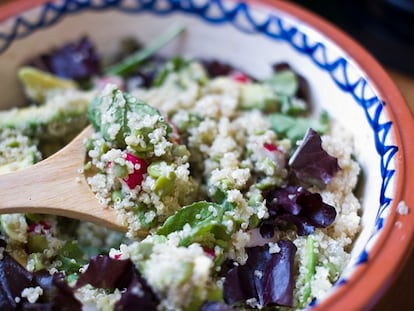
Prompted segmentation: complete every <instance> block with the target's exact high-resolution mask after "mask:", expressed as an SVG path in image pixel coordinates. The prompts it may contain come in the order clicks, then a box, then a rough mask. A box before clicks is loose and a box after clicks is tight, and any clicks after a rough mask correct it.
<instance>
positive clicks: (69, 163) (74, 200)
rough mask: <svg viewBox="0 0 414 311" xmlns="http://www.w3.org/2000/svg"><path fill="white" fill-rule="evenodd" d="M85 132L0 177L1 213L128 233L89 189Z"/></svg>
mask: <svg viewBox="0 0 414 311" xmlns="http://www.w3.org/2000/svg"><path fill="white" fill-rule="evenodd" d="M91 133H92V131H91V129H90V128H89V129H86V130H84V131H83V132H82V133H81V134H80V135H79V136H78V137H77V138H75V140H74V141H73V142H72V143H70V144H69V145H67V146H66V147H65V148H63V149H62V150H60V151H59V152H57V153H56V154H54V155H52V156H51V157H49V158H47V159H46V160H44V161H41V162H39V163H37V164H35V165H33V166H31V167H28V168H26V169H23V170H20V171H17V172H13V173H10V174H5V175H1V176H0V214H5V213H38V214H54V215H60V216H66V217H70V218H76V219H80V220H85V221H91V222H94V223H97V224H101V225H104V226H106V227H108V228H111V229H115V230H118V231H125V230H126V229H125V228H123V226H121V224H120V223H119V222H118V220H117V215H116V212H115V211H114V210H113V209H112V208H105V207H104V206H102V205H100V204H99V202H98V199H97V198H96V197H95V195H94V194H93V192H92V191H91V190H90V188H89V185H88V184H87V182H86V179H85V176H84V175H83V174H82V173H81V171H80V169H81V168H82V167H83V163H84V159H85V151H83V152H82V151H81V150H85V148H84V146H83V138H84V137H87V136H90V135H91Z"/></svg>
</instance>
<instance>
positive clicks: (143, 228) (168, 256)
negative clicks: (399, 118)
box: [0, 38, 360, 311]
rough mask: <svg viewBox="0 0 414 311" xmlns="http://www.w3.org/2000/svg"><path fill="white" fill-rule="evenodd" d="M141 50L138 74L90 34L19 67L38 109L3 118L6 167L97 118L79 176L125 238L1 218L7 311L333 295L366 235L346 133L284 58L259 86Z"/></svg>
mask: <svg viewBox="0 0 414 311" xmlns="http://www.w3.org/2000/svg"><path fill="white" fill-rule="evenodd" d="M129 46H130V45H129ZM134 46H136V47H137V49H138V50H137V51H135V52H134V53H135V54H133V55H147V58H146V59H144V60H143V59H142V58H141V57H138V58H137V59H138V60H139V61H138V62H137V63H136V66H134V67H133V68H132V67H131V62H130V60H131V59H134V57H132V58H131V57H129V58H128V59H129V61H128V64H127V65H128V67H125V66H123V61H122V60H121V62H120V64H118V65H114V66H111V67H109V69H108V68H105V67H104V66H103V65H101V64H103V63H105V62H104V61H103V58H104V56H103V55H99V54H98V52H97V51H95V48H94V46H93V44H92V42H91V41H90V40H88V39H87V38H81V39H80V41H79V42H71V43H68V44H66V45H64V46H62V47H60V48H56V49H54V50H53V51H50V52H48V53H47V54H45V55H42V56H40V57H38V58H34V59H32V60H30V61H29V63H28V64H26V65H25V66H23V67H22V68H21V69H20V71H19V77H20V80H21V82H22V86H23V89H24V91H25V94H26V96H27V98H28V99H29V101H30V102H35V103H36V105H35V106H33V105H29V106H27V107H24V108H19V109H13V110H10V111H4V112H0V137H1V142H0V151H1V152H0V165H1V167H0V172H7V171H11V170H16V169H24V167H26V166H28V165H32V164H33V163H35V162H37V161H40V159H41V158H44V157H47V156H48V155H50V154H51V153H53V152H54V151H56V150H58V149H59V148H60V147H61V146H62V145H64V144H65V143H66V142H67V141H68V140H70V139H71V138H72V137H73V136H74V135H75V134H76V132H78V131H80V130H81V129H82V128H83V127H84V126H85V125H86V124H88V123H90V124H91V125H92V126H93V128H94V129H95V133H94V134H93V135H92V136H91V137H90V138H89V139H87V140H86V141H85V146H86V149H87V159H86V162H85V165H84V167H83V168H81V171H82V172H83V173H84V174H85V175H86V176H87V181H88V184H89V185H90V187H91V189H92V191H93V192H95V193H96V197H97V200H99V201H100V202H101V203H102V205H103V208H104V207H106V206H109V207H110V208H114V209H115V210H116V211H117V214H118V217H119V219H120V220H121V221H122V222H123V223H124V224H125V225H126V226H127V227H128V232H127V233H126V234H122V233H119V232H113V231H110V230H108V229H105V228H101V227H99V226H97V225H94V224H92V223H86V222H79V221H77V220H73V219H68V218H64V217H59V216H48V215H33V214H10V215H1V216H0V223H1V234H0V275H3V276H5V277H4V278H3V277H2V278H1V280H0V282H1V285H2V286H1V288H0V309H2V310H16V309H21V310H29V309H33V308H37V309H40V310H43V309H45V310H46V309H56V308H58V309H62V308H66V307H62V306H63V305H64V306H67V308H68V309H69V308H70V309H72V310H73V309H75V310H81V309H82V308H91V309H92V310H202V311H214V310H222V311H228V310H245V309H265V310H279V309H280V310H297V309H303V308H305V307H306V306H308V305H309V304H311V303H314V302H315V300H318V299H322V298H323V297H324V296H326V294H327V293H328V292H329V290H330V288H332V286H333V284H334V283H335V282H336V281H337V280H338V279H339V276H340V274H341V271H342V270H343V269H344V268H345V266H346V265H347V263H348V261H349V258H350V251H351V248H352V244H353V241H354V240H355V238H356V236H357V234H358V232H359V229H360V217H359V209H360V203H359V202H358V199H357V197H356V196H355V194H354V190H355V188H356V185H357V181H358V175H359V171H360V169H359V166H358V163H357V162H356V161H355V160H354V157H353V154H352V152H353V147H352V137H350V136H349V135H348V134H347V133H346V131H345V130H344V129H343V128H340V127H339V125H337V124H333V122H331V120H330V119H329V116H328V115H327V114H326V113H325V112H322V113H320V114H319V115H316V113H311V111H312V109H311V107H310V102H309V100H308V94H309V92H311V90H309V87H308V86H307V84H306V81H305V80H304V79H303V77H301V76H300V75H298V74H297V73H296V72H295V71H294V70H293V69H292V68H291V67H290V66H289V65H287V64H277V65H274V66H273V73H272V75H271V76H270V77H269V78H267V79H264V80H258V79H255V78H254V77H252V76H249V75H248V74H247V73H245V72H243V71H242V70H240V69H237V68H235V67H233V66H231V65H228V64H224V63H221V62H219V61H217V60H213V61H206V60H199V59H188V58H183V57H179V56H177V57H173V58H169V59H168V58H163V57H160V56H158V55H152V54H151V53H146V52H145V48H141V47H140V45H139V44H137V45H134ZM143 51H144V52H143ZM77 53H81V54H82V55H83V56H84V57H83V58H82V59H81V61H79V62H77V61H76V59H78V58H77V57H76V55H77ZM150 54H151V55H150ZM135 58H136V57H135ZM67 64H70V66H66V65H67ZM66 67H68V68H69V69H67V68H66ZM108 73H110V74H111V75H108ZM6 151H7V152H6ZM74 195H76V194H74Z"/></svg>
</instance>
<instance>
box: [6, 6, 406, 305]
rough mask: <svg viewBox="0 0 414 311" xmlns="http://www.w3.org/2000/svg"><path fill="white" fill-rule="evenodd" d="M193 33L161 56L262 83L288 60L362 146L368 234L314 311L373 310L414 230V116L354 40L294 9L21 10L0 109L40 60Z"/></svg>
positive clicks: (10, 37) (11, 21)
mask: <svg viewBox="0 0 414 311" xmlns="http://www.w3.org/2000/svg"><path fill="white" fill-rule="evenodd" d="M176 23H180V24H184V25H186V26H187V30H188V31H187V32H186V35H185V36H184V37H182V38H180V39H179V40H176V41H174V42H172V43H171V44H169V45H167V46H165V47H164V48H163V49H162V51H161V52H162V53H163V54H165V55H172V54H177V53H179V54H183V55H188V56H196V57H203V58H216V59H220V60H223V61H226V62H230V63H232V64H234V65H236V66H238V67H240V68H242V69H244V70H246V71H247V72H249V73H251V74H253V75H254V76H257V77H262V76H263V77H264V76H266V75H268V74H269V73H270V72H269V70H270V66H269V64H272V63H276V62H282V61H283V62H288V63H290V64H291V66H292V67H293V69H295V70H296V71H298V72H299V73H300V74H301V75H302V76H304V77H305V78H306V79H307V80H308V81H309V83H310V88H311V100H312V104H313V105H314V106H315V107H316V109H317V110H321V109H325V110H327V111H328V113H329V114H330V115H331V117H332V118H333V119H334V120H335V122H340V123H341V124H343V125H344V126H345V127H346V128H347V130H349V131H350V132H351V133H352V134H353V135H354V137H355V144H356V150H357V158H358V161H359V163H360V164H361V166H362V169H363V172H364V176H365V179H364V186H363V191H362V194H361V199H362V205H363V211H362V231H361V234H360V235H359V237H358V239H357V241H356V243H355V245H354V248H353V251H352V260H351V262H350V263H349V265H348V267H347V269H346V270H345V271H344V272H343V274H342V276H341V278H340V279H339V281H338V282H337V283H336V285H335V286H334V288H333V290H332V291H331V293H330V294H329V295H328V297H327V298H326V299H323V300H322V301H318V302H316V304H315V305H314V306H313V308H314V309H315V310H360V309H369V308H370V307H372V306H373V305H374V304H375V303H376V302H377V301H378V299H379V298H380V296H381V295H382V294H383V293H384V291H385V290H386V289H387V287H389V286H390V284H392V281H393V280H394V278H395V277H396V275H397V273H398V272H399V270H400V269H401V267H402V266H403V264H404V262H405V259H406V258H407V257H408V254H409V251H410V246H411V243H412V238H413V233H414V213H413V211H412V207H413V206H414V195H413V192H412V189H413V187H414V174H412V172H414V162H413V161H410V155H412V154H414V144H413V143H412V138H413V135H412V133H414V125H413V123H414V122H413V118H412V115H411V113H410V111H409V109H408V106H407V104H406V102H405V101H404V99H403V98H402V96H401V95H400V93H399V91H398V89H397V88H396V86H395V85H394V83H393V82H392V81H391V79H390V78H389V77H388V75H387V74H386V72H385V71H384V70H383V69H382V68H381V66H380V65H379V64H378V63H377V61H376V60H375V59H374V58H373V57H371V56H370V55H369V53H367V52H366V51H365V50H364V49H363V48H361V47H360V46H359V45H358V44H357V43H356V42H354V41H353V40H352V39H351V38H349V37H348V36H347V35H345V34H344V33H342V32H341V31H339V30H338V29H336V28H335V27H333V26H332V25H331V24H329V23H327V22H326V21H324V20H322V19H321V18H319V17H317V16H315V15H313V14H311V13H309V12H307V11H305V10H303V9H300V8H298V7H296V6H294V5H292V4H290V3H288V2H279V1H270V0H268V1H266V0H263V1H248V2H236V1H230V0H187V1H185V0H182V1H181V0H136V1H132V0H130V1H128V0H125V1H113V0H66V1H65V0H60V1H44V0H34V1H14V2H13V3H11V4H9V5H8V6H5V7H2V8H1V10H0V68H1V71H0V81H1V84H0V94H2V96H1V98H0V104H1V106H2V107H7V106H12V105H13V104H15V103H17V102H19V100H18V98H19V96H21V95H19V94H20V92H21V90H20V89H19V88H18V83H17V80H16V78H15V76H16V68H17V67H18V65H19V64H21V63H22V62H23V60H25V59H27V58H28V57H29V56H31V55H35V54H39V53H41V52H43V51H45V50H47V49H48V48H51V47H54V46H57V45H59V44H61V43H64V42H66V41H69V40H71V39H76V38H79V37H80V36H81V35H88V36H89V37H90V38H92V40H93V41H94V42H95V43H96V44H97V48H98V50H99V51H104V52H105V53H111V51H113V50H114V48H115V45H114V42H115V41H116V40H113V38H118V37H122V36H126V35H130V36H136V37H137V38H139V39H140V40H141V41H143V42H147V41H149V40H150V39H151V38H152V37H154V36H155V35H157V34H158V33H160V32H161V31H162V30H163V29H165V28H167V27H169V26H171V25H172V24H176Z"/></svg>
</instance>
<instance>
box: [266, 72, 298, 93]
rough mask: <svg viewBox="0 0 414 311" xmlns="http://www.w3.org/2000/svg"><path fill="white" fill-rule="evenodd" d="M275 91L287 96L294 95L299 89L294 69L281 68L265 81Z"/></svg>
mask: <svg viewBox="0 0 414 311" xmlns="http://www.w3.org/2000/svg"><path fill="white" fill-rule="evenodd" d="M265 84H266V85H268V86H269V87H270V88H271V89H272V90H273V92H275V93H276V94H279V95H280V94H282V95H287V96H294V95H295V94H296V92H297V91H298V87H299V81H298V78H297V76H296V74H295V73H294V72H293V71H292V70H281V71H278V72H275V73H274V74H273V76H272V77H271V78H270V79H268V80H266V81H265Z"/></svg>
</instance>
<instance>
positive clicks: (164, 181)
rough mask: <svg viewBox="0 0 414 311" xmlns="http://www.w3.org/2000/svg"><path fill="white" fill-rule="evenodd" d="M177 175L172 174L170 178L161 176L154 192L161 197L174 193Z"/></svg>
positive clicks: (169, 175)
mask: <svg viewBox="0 0 414 311" xmlns="http://www.w3.org/2000/svg"><path fill="white" fill-rule="evenodd" d="M175 179H176V175H175V173H174V172H170V173H169V174H168V176H165V175H163V176H160V177H158V178H157V180H156V182H155V188H154V191H155V193H157V194H158V195H159V196H165V195H169V194H171V193H172V192H173V191H174V182H175Z"/></svg>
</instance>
